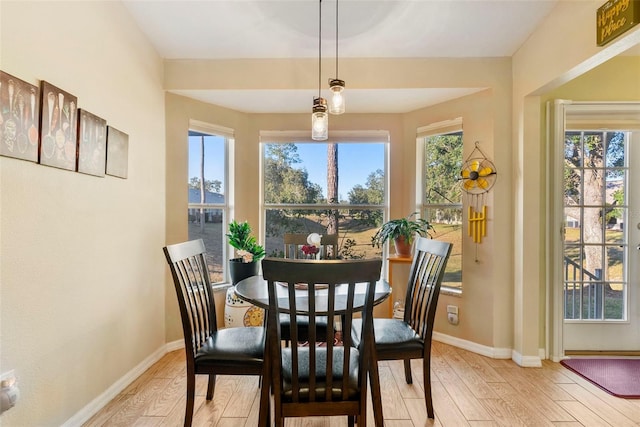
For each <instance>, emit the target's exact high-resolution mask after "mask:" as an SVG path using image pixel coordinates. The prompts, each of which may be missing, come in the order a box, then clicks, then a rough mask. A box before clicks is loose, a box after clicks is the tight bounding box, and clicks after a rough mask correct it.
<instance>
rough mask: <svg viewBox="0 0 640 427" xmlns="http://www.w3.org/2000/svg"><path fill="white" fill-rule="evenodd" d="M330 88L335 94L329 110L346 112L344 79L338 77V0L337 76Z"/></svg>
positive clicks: (336, 112) (331, 80)
mask: <svg viewBox="0 0 640 427" xmlns="http://www.w3.org/2000/svg"><path fill="white" fill-rule="evenodd" d="M329 88H330V89H331V92H332V94H333V96H332V98H331V103H330V104H329V112H330V113H331V114H342V113H344V96H343V95H342V91H343V90H344V80H340V79H339V78H338V0H336V78H335V79H330V80H329Z"/></svg>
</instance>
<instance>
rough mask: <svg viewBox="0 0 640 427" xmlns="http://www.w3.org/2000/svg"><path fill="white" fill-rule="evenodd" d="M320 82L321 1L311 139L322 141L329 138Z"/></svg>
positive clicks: (325, 107)
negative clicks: (316, 84)
mask: <svg viewBox="0 0 640 427" xmlns="http://www.w3.org/2000/svg"><path fill="white" fill-rule="evenodd" d="M321 80H322V0H319V9H318V97H317V98H313V110H312V111H313V114H312V115H311V139H313V140H314V141H324V140H326V139H327V138H329V115H328V114H327V100H326V99H324V98H323V97H322V96H320V86H321V83H320V82H321Z"/></svg>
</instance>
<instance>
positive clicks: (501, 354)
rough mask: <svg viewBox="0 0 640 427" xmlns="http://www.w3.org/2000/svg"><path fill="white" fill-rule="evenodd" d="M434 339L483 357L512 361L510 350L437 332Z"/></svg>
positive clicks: (434, 333)
mask: <svg viewBox="0 0 640 427" xmlns="http://www.w3.org/2000/svg"><path fill="white" fill-rule="evenodd" d="M433 339H434V340H436V341H439V342H442V343H445V344H449V345H452V346H454V347H458V348H462V349H464V350H468V351H471V352H473V353H477V354H480V355H482V356H486V357H490V358H492V359H511V349H510V348H494V347H487V346H486V345H482V344H478V343H475V342H473V341H467V340H463V339H461V338H456V337H452V336H451V335H445V334H442V333H440V332H435V331H434V332H433Z"/></svg>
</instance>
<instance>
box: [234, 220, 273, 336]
mask: <svg viewBox="0 0 640 427" xmlns="http://www.w3.org/2000/svg"><path fill="white" fill-rule="evenodd" d="M226 236H227V238H228V239H229V244H230V245H231V246H232V247H233V248H235V252H236V258H231V259H230V260H229V275H230V276H231V283H232V284H233V286H231V287H229V289H227V294H226V297H225V307H224V324H225V326H226V327H228V328H232V327H238V326H260V325H262V322H263V321H264V310H263V309H261V308H259V307H256V306H255V305H253V304H251V303H249V302H247V301H245V300H243V299H242V298H240V297H239V296H238V295H237V294H236V287H235V285H236V283H238V282H239V281H241V280H244V279H246V278H247V277H251V276H257V275H258V272H259V270H260V260H261V259H262V258H264V256H265V251H264V247H262V246H261V245H259V244H258V241H257V240H256V238H255V237H254V236H252V235H251V226H250V225H249V223H248V222H246V221H244V222H237V221H235V220H233V221H231V223H230V224H229V232H228V233H227V234H226Z"/></svg>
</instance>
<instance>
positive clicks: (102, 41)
mask: <svg viewBox="0 0 640 427" xmlns="http://www.w3.org/2000/svg"><path fill="white" fill-rule="evenodd" d="M0 19H1V21H0V37H1V38H0V52H1V55H0V61H1V62H0V69H2V70H3V71H5V72H8V73H10V74H12V75H14V76H16V77H18V78H21V79H23V80H25V81H27V82H29V83H32V84H38V83H39V81H40V80H47V81H48V82H50V83H52V84H54V85H56V86H58V87H60V88H62V89H63V90H66V91H68V92H69V93H71V94H73V95H75V96H77V97H78V106H79V107H80V108H84V109H87V110H88V111H90V112H92V113H94V114H96V115H98V116H100V117H102V118H104V119H106V120H107V122H108V124H110V125H113V126H115V127H117V128H118V129H121V130H122V131H124V132H126V133H127V134H128V135H129V178H128V179H119V178H115V177H105V178H98V177H93V176H89V175H83V174H79V173H76V172H70V171H65V170H61V169H55V168H51V167H47V166H41V165H38V164H35V163H30V162H26V161H21V160H15V159H10V158H6V157H0V185H1V187H0V253H1V255H0V286H1V290H0V297H1V299H0V300H1V304H2V306H1V314H0V320H1V329H0V332H1V333H0V335H1V338H0V340H1V342H0V349H1V350H0V351H1V355H0V370H1V371H2V372H5V371H8V370H11V369H13V370H15V373H16V375H17V377H18V381H19V386H20V390H21V397H20V400H19V401H18V404H17V405H16V406H15V407H14V408H13V409H11V410H9V411H8V412H6V413H4V414H3V415H2V418H1V419H0V423H2V425H6V426H38V427H44V426H59V425H62V424H64V423H65V422H66V421H67V420H69V419H70V418H71V417H72V416H74V414H76V413H78V412H79V411H81V410H82V409H83V408H84V407H85V406H86V405H89V404H90V403H91V401H92V400H93V399H95V398H96V397H98V396H99V395H101V394H103V393H104V392H105V391H107V390H108V389H109V388H110V387H112V386H113V385H114V384H116V383H117V382H118V381H119V380H120V379H121V378H123V377H124V376H125V375H126V374H127V373H128V372H130V371H131V370H132V369H134V368H135V367H136V366H138V365H139V364H141V363H142V362H143V361H145V360H148V359H149V358H150V357H154V355H155V357H158V355H161V354H162V351H163V349H164V344H165V331H164V319H165V314H164V293H163V292H162V289H163V287H164V283H165V264H166V262H165V261H164V257H163V255H162V250H161V248H162V246H163V245H164V242H165V210H164V205H165V200H164V199H165V196H164V193H165V134H164V96H163V91H162V62H161V60H160V58H159V57H158V56H157V55H156V53H155V52H154V50H153V49H152V48H151V47H150V45H149V43H148V42H147V41H146V39H144V38H143V37H142V36H141V33H140V32H139V30H138V29H137V26H136V25H135V24H134V23H133V22H132V20H131V18H130V17H129V15H128V14H127V12H126V11H125V9H124V7H123V6H122V5H121V4H120V3H119V2H7V1H2V2H0ZM159 350H160V353H158V351H159ZM121 386H122V384H121ZM95 409H96V408H94V410H95ZM75 425H78V424H77V421H76V424H75Z"/></svg>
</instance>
